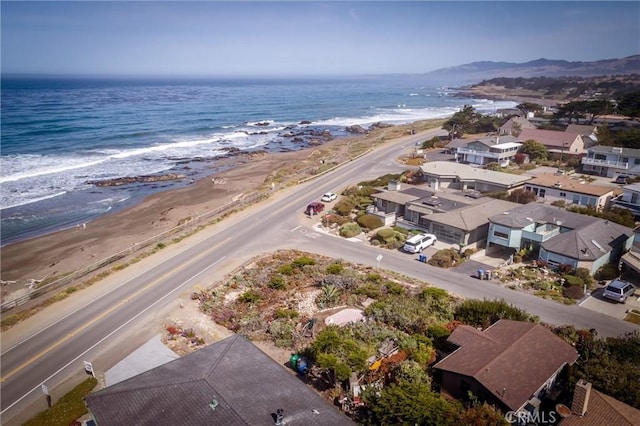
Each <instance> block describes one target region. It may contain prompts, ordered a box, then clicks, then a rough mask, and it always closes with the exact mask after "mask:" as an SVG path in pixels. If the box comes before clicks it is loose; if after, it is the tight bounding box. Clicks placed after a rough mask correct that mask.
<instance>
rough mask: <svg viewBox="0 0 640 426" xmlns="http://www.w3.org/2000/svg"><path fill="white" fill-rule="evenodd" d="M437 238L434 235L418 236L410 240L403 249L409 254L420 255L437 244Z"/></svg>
mask: <svg viewBox="0 0 640 426" xmlns="http://www.w3.org/2000/svg"><path fill="white" fill-rule="evenodd" d="M436 241H437V238H436V236H435V235H433V234H418V235H414V236H413V237H411V238H409V239H408V240H407V241H405V243H404V247H403V248H402V249H403V250H404V251H406V252H409V253H420V252H421V251H422V250H424V249H426V248H427V247H429V246H432V245H434V244H435V243H436Z"/></svg>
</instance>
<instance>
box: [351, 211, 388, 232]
mask: <svg viewBox="0 0 640 426" xmlns="http://www.w3.org/2000/svg"><path fill="white" fill-rule="evenodd" d="M357 222H358V225H360V226H361V227H363V228H367V229H377V228H380V227H381V226H383V225H384V222H383V221H382V219H380V218H379V217H378V216H374V215H372V214H363V215H362V216H360V217H359V218H358V219H357Z"/></svg>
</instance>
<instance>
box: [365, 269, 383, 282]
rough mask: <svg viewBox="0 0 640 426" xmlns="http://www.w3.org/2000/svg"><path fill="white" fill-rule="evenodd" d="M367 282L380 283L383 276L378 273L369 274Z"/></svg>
mask: <svg viewBox="0 0 640 426" xmlns="http://www.w3.org/2000/svg"><path fill="white" fill-rule="evenodd" d="M367 281H371V282H372V283H379V282H380V281H382V275H380V274H379V273H377V272H369V273H368V274H367Z"/></svg>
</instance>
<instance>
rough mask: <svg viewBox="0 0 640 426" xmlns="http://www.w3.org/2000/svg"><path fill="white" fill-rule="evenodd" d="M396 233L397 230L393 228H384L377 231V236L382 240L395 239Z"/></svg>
mask: <svg viewBox="0 0 640 426" xmlns="http://www.w3.org/2000/svg"><path fill="white" fill-rule="evenodd" d="M395 235H396V231H394V230H393V229H391V228H383V229H379V230H378V232H376V238H377V239H378V240H380V241H382V242H387V240H390V239H394V238H395Z"/></svg>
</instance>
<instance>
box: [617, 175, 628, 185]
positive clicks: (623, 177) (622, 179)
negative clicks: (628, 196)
mask: <svg viewBox="0 0 640 426" xmlns="http://www.w3.org/2000/svg"><path fill="white" fill-rule="evenodd" d="M630 181H631V178H630V177H629V176H627V175H618V177H616V180H615V183H621V184H623V185H627V184H629V182H630Z"/></svg>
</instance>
